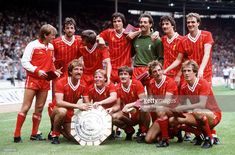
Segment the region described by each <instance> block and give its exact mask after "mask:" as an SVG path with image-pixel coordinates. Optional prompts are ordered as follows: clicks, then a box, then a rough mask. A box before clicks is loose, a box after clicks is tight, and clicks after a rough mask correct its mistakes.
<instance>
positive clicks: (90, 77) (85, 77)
mask: <svg viewBox="0 0 235 155" xmlns="http://www.w3.org/2000/svg"><path fill="white" fill-rule="evenodd" d="M81 80H83V81H84V82H85V83H86V85H87V86H90V85H92V84H93V83H94V75H93V74H82V78H81Z"/></svg>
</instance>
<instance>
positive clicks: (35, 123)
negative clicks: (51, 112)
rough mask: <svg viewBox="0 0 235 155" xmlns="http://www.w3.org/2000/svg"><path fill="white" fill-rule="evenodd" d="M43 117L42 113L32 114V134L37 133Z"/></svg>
mask: <svg viewBox="0 0 235 155" xmlns="http://www.w3.org/2000/svg"><path fill="white" fill-rule="evenodd" d="M41 117H42V114H41V113H33V116H32V121H33V128H32V135H36V134H37V132H38V127H39V124H40V122H41Z"/></svg>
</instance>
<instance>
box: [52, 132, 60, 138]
mask: <svg viewBox="0 0 235 155" xmlns="http://www.w3.org/2000/svg"><path fill="white" fill-rule="evenodd" d="M59 136H60V132H58V131H52V137H59Z"/></svg>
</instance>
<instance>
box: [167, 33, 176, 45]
mask: <svg viewBox="0 0 235 155" xmlns="http://www.w3.org/2000/svg"><path fill="white" fill-rule="evenodd" d="M178 36H179V34H178V33H177V32H175V33H174V35H173V37H171V38H170V39H169V38H168V37H166V41H167V43H168V44H171V43H172V42H173V41H174V40H175V38H177V37H178Z"/></svg>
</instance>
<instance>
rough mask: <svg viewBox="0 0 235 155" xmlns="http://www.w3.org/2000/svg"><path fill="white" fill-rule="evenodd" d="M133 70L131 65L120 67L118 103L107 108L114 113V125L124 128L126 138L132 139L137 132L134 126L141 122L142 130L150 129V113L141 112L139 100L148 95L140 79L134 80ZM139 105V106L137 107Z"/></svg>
mask: <svg viewBox="0 0 235 155" xmlns="http://www.w3.org/2000/svg"><path fill="white" fill-rule="evenodd" d="M132 73H133V70H132V69H131V68H130V67H127V66H123V67H120V68H119V69H118V75H119V78H120V81H121V82H120V83H119V84H118V85H117V88H116V89H117V95H118V99H117V103H116V104H115V105H114V106H113V107H111V108H109V109H107V110H108V112H109V113H110V114H111V115H112V118H113V125H116V126H117V127H119V128H122V129H124V131H125V132H126V140H132V135H133V134H134V133H135V129H134V128H133V126H135V125H137V124H139V125H140V128H141V132H142V133H143V135H144V134H146V133H147V131H148V126H149V119H150V118H149V116H148V113H144V112H140V110H139V108H138V107H139V106H137V105H138V104H139V100H140V99H144V98H145V97H146V95H145V92H144V87H143V85H142V84H141V82H140V81H138V80H134V79H133V80H132ZM136 106H137V107H136Z"/></svg>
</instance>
